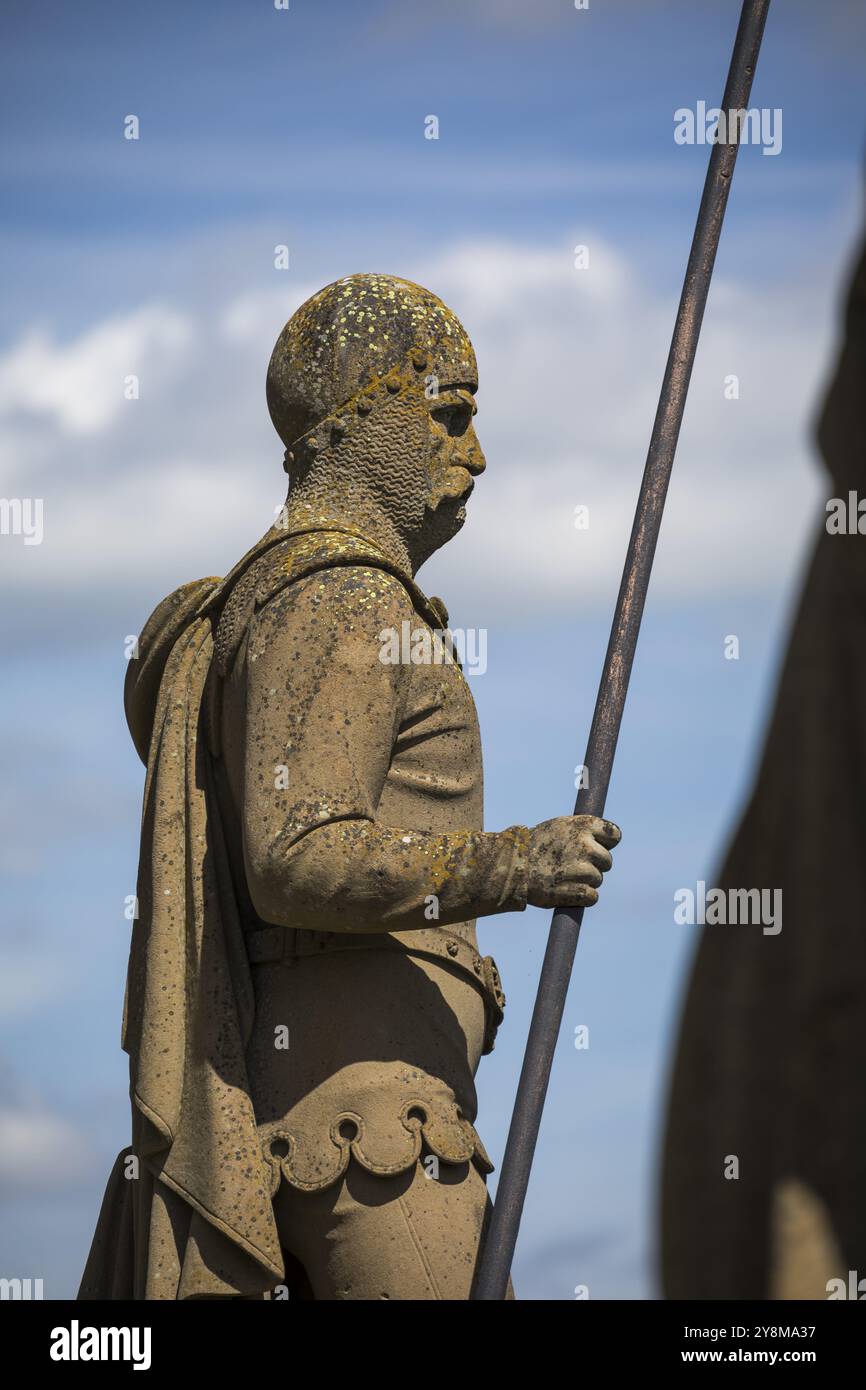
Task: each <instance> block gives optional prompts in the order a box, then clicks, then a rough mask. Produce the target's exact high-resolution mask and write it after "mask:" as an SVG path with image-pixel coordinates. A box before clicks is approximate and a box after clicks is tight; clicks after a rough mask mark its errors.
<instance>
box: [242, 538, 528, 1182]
mask: <svg viewBox="0 0 866 1390" xmlns="http://www.w3.org/2000/svg"><path fill="white" fill-rule="evenodd" d="M343 542H344V543H345V542H346V538H345V537H343ZM311 546H312V547H313V550H312V551H311ZM334 546H335V542H334V535H333V533H329V534H326V535H322V536H318V537H316V536H314V537H311V536H309V535H306V536H305V537H302V538H289V539H288V540H287V541H286V542H285V543H284V544H282V545H280V546H277V547H276V548H274V549H272V550H271V551H269V552H268V553H267V554H265V555H264V556H263V557H262V558H261V559H260V560H259V561H257V563H256V564H255V565H254V566H253V567H252V569H251V571H250V572H249V574H248V576H247V577H246V579H245V581H242V582H241V584H239V585H238V586H237V587H236V589H235V590H234V592H233V594H232V596H231V597H230V599H229V601H228V603H227V605H226V608H225V610H224V613H223V618H222V620H221V623H220V628H219V629H218V632H217V640H216V647H217V651H218V653H220V659H221V667H222V672H223V680H222V684H221V691H220V701H219V712H218V714H217V715H216V719H217V721H218V723H219V743H220V748H221V764H222V766H223V768H224V770H225V783H224V788H223V796H224V800H225V803H226V806H225V819H226V823H227V826H228V827H229V833H228V840H229V845H230V849H231V852H232V856H233V871H234V877H235V881H236V887H237V893H238V899H239V901H240V902H241V904H242V911H243V916H244V924H245V928H246V930H247V933H248V936H247V940H248V944H249V950H250V959H251V961H252V962H253V974H254V980H255V991H256V1020H255V1026H254V1030H253V1036H252V1038H251V1041H250V1044H249V1047H248V1052H247V1064H248V1069H249V1078H250V1088H251V1093H252V1097H253V1102H254V1106H255V1111H256V1118H257V1121H258V1123H259V1127H260V1135H261V1138H262V1143H263V1150H264V1153H265V1157H266V1158H267V1159H268V1161H269V1162H270V1163H271V1165H272V1170H273V1186H274V1190H276V1187H277V1186H278V1184H279V1181H280V1177H281V1176H282V1178H284V1179H285V1180H286V1181H288V1182H289V1183H291V1184H292V1185H293V1186H295V1187H298V1188H301V1189H302V1190H309V1191H313V1190H316V1189H319V1188H322V1187H326V1186H328V1185H330V1184H331V1183H334V1182H336V1181H337V1180H338V1178H339V1177H340V1176H341V1174H342V1173H343V1172H344V1171H345V1168H346V1166H347V1164H348V1161H349V1157H350V1155H352V1156H354V1157H355V1159H356V1160H357V1161H358V1162H360V1163H361V1164H363V1165H364V1166H365V1167H367V1168H368V1169H370V1170H372V1171H373V1172H377V1173H383V1174H384V1173H394V1172H401V1171H403V1170H404V1169H406V1168H408V1167H410V1166H411V1165H412V1164H414V1163H415V1161H416V1160H417V1158H418V1157H419V1155H420V1154H421V1153H422V1151H424V1150H430V1151H432V1152H433V1153H435V1154H436V1155H437V1156H438V1157H439V1158H440V1159H442V1160H443V1161H445V1162H453V1163H459V1162H465V1161H467V1160H468V1159H470V1158H474V1160H475V1162H476V1164H477V1165H478V1166H479V1167H480V1168H481V1170H482V1171H489V1170H490V1167H491V1165H490V1162H489V1159H488V1158H487V1156H486V1154H485V1152H484V1149H483V1146H482V1144H481V1141H480V1139H479V1138H478V1136H477V1134H476V1132H475V1130H474V1126H473V1121H474V1119H475V1115H476V1109H477V1102H476V1094H475V1087H474V1082H473V1077H474V1073H475V1071H476V1068H477V1066H478V1062H479V1059H480V1057H481V1054H482V1052H483V1051H487V1050H489V1049H490V1047H491V1046H492V1034H493V1032H494V1031H495V1023H496V1022H498V1018H499V1017H500V1016H501V1008H500V1007H499V1006H501V1004H502V1003H503V1002H504V999H503V997H502V996H501V992H500V991H499V986H498V978H497V976H496V972H495V967H494V966H493V963H492V961H490V959H489V958H488V959H487V960H484V961H482V958H481V957H480V955H479V954H478V951H477V944H476V937H475V923H474V918H475V916H476V915H480V914H482V913H483V914H489V913H496V912H505V911H512V910H516V909H520V908H523V907H524V906H525V903H526V846H527V837H528V832H527V831H526V829H525V828H524V827H519V826H518V827H512V828H511V829H510V830H507V831H503V832H500V833H498V834H490V833H485V832H484V831H483V830H482V761H481V742H480V736H479V729H478V721H477V716H476V711H475V704H474V701H473V698H472V694H471V692H470V689H469V686H468V684H467V681H466V679H465V677H464V675H463V672H462V671H461V669H460V667H459V664H457V662H456V661H455V660H448V659H447V654H446V655H445V658H444V659H443V649H442V647H441V646H439V645H437V644H436V642H435V640H434V639H433V636H432V634H433V633H434V631H435V630H436V628H437V627H439V626H441V625H443V624H442V619H443V618H444V619H445V621H447V615H445V614H444V610H442V609H441V608H437V607H436V603H437V601H435V600H433V601H431V600H427V599H425V598H424V596H423V594H421V592H420V590H418V589H417V586H416V585H415V584H414V583H413V581H412V579H411V578H410V577H409V576H408V575H402V574H400V573H399V572H398V571H396V570H395V569H394V567H393V566H390V565H389V567H388V568H385V567H384V563H385V562H384V561H383V560H382V558H381V556H380V555H379V553H378V552H377V551H376V549H375V547H373V546H370V545H369V544H368V543H366V542H361V541H358V540H357V539H352V538H350V539H349V541H348V548H346V546H345V544H344V545H343V547H342V548H341V553H340V555H339V560H335V558H334V556H335V549H334ZM315 547H319V549H320V552H321V565H322V567H321V568H314V569H313V570H312V572H310V569H311V565H312V566H315V564H316V563H317V561H316V555H315ZM301 552H302V553H303V564H302V565H300V564H299V559H298V556H299V554H300V553H301ZM353 561H354V563H353ZM299 568H300V570H301V573H300V576H299V577H298V571H299ZM392 634H395V635H396V641H397V644H398V647H400V646H402V651H401V652H400V655H401V657H405V656H406V655H407V654H409V655H410V656H411V652H412V650H413V643H414V650H415V652H416V656H417V655H419V654H420V655H421V657H422V659H421V660H420V661H417V660H416V661H413V660H411V659H410V660H408V661H407V660H403V659H401V660H397V661H394V660H389V659H388V657H389V656H393V643H392V642H391V641H390V640H389V639H390V638H391V635H392ZM425 643H426V644H427V646H426V650H424V644H425ZM424 658H427V659H424ZM430 658H432V659H430ZM232 827H234V829H232ZM277 1039H279V1040H280V1043H279V1044H278V1043H277ZM422 1145H423V1150H422Z"/></svg>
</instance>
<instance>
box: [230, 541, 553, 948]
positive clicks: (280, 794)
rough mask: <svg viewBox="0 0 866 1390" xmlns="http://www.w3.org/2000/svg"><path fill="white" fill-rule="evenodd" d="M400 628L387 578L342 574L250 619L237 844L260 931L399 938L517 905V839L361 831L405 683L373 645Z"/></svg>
mask: <svg viewBox="0 0 866 1390" xmlns="http://www.w3.org/2000/svg"><path fill="white" fill-rule="evenodd" d="M404 620H409V621H410V622H412V623H413V624H417V617H416V616H414V614H413V609H412V605H411V602H410V600H409V597H408V595H407V594H406V591H405V589H404V588H403V586H402V585H401V584H400V583H399V581H398V580H396V579H394V578H393V577H392V576H390V575H388V574H387V573H385V572H384V571H379V570H372V569H350V568H346V569H331V570H326V571H323V572H322V573H320V574H317V575H315V576H312V577H311V578H309V579H307V580H305V581H302V583H301V584H300V585H298V586H295V587H294V592H293V593H292V595H291V598H290V599H289V598H285V597H284V598H277V599H274V600H271V602H270V603H269V604H268V605H267V606H266V607H265V608H264V609H263V610H262V611H261V612H260V613H259V614H258V616H257V618H256V620H255V623H254V625H253V629H252V632H251V638H250V647H249V650H248V657H247V671H248V677H247V735H246V765H245V778H244V805H243V830H244V853H245V863H246V869H247V878H248V883H249V889H250V893H251V896H252V899H253V903H254V905H255V907H256V910H257V912H258V913H259V915H260V916H261V917H262V918H263V919H264V920H265V921H268V922H273V923H276V924H282V925H286V926H296V927H305V928H308V929H316V930H320V931H359V932H369V931H376V930H381V931H405V930H409V929H411V928H417V927H425V926H426V927H429V926H430V925H431V922H438V924H439V925H441V926H446V925H448V924H449V923H453V922H460V921H464V920H466V919H468V918H472V917H480V916H485V915H489V914H491V913H496V912H505V911H513V910H518V909H521V908H523V907H524V906H525V905H526V878H527V869H526V850H527V844H528V839H529V832H528V831H527V830H526V829H525V828H524V827H522V826H515V827H512V828H511V829H510V830H504V831H501V832H499V833H488V832H484V831H474V830H466V831H457V832H452V833H449V834H437V833H433V832H430V831H423V830H416V829H415V828H413V827H412V826H401V827H397V826H390V825H383V824H381V823H380V822H379V821H378V820H377V818H376V811H377V807H378V803H379V798H380V795H381V792H382V788H383V786H384V782H385V778H386V776H387V773H388V767H389V764H390V759H391V753H392V748H393V744H394V739H395V737H396V734H397V731H398V729H399V726H400V719H401V710H402V704H403V699H404V696H405V692H406V688H407V684H408V681H409V680H410V679H411V668H409V667H406V666H401V665H399V664H392V663H387V662H382V661H381V660H380V653H381V651H382V641H381V637H380V634H381V633H382V632H383V631H384V630H386V629H391V628H396V629H397V631H398V632H399V630H400V623H401V622H403V621H404ZM434 899H435V900H436V901H435V904H434V902H433V900H434Z"/></svg>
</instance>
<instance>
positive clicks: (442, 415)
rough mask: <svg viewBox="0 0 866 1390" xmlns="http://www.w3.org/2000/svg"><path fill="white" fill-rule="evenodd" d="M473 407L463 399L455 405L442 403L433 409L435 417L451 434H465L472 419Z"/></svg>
mask: <svg viewBox="0 0 866 1390" xmlns="http://www.w3.org/2000/svg"><path fill="white" fill-rule="evenodd" d="M472 414H473V412H472V407H471V406H470V405H467V404H465V403H464V402H463V401H458V402H457V403H456V404H454V405H440V406H437V407H436V409H435V410H434V411H432V415H433V419H434V420H435V421H436V423H437V425H441V426H442V428H443V429H445V430H447V431H448V433H449V434H450V435H459V434H465V433H466V431H467V429H468V428H469V422H470V420H471V419H472Z"/></svg>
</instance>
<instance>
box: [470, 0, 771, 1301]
mask: <svg viewBox="0 0 866 1390" xmlns="http://www.w3.org/2000/svg"><path fill="white" fill-rule="evenodd" d="M769 6H770V0H744V3H743V8H742V12H741V14H740V23H739V27H738V29H737V36H736V39H735V41H734V50H733V55H732V57H731V65H730V69H729V71H728V80H727V83H726V85H725V94H724V97H723V98H722V106H721V109H722V111H723V112H724V113H725V114H724V117H723V119H724V120H725V122H726V129H725V132H724V134H725V139H724V141H722V139H721V135H722V132H721V130H719V132H718V137H719V143H717V144H714V145H713V149H712V152H711V154H710V160H709V167H708V169H707V176H706V180H705V183H704V192H703V197H702V198H701V205H700V208H699V210H698V217H697V223H696V225H695V233H694V237H693V240H692V247H691V252H690V254H689V260H688V265H687V268H686V275H685V282H684V284H683V291H682V295H681V297H680V303H679V309H678V311H677V317H676V323H675V325H674V332H673V338H672V340H671V348H670V353H669V354H668V360H667V366H666V367H665V374H664V379H663V382H662V389H661V395H660V397H659V404H658V409H657V411H656V417H655V424H654V425H653V431H652V436H651V438H650V444H649V450H648V452H647V461H646V467H645V469H644V475H643V480H642V482H641V487H640V493H639V495H638V502H637V509H636V511H635V518H634V524H633V526H632V532H631V538H630V540H629V545H628V551H627V552H626V559H625V565H624V568H623V574H622V581H621V584H620V589H619V596H618V598H617V601H616V609H615V612H614V617H613V623H612V625H611V632H610V640H609V642H608V647H607V655H606V656H605V660H604V667H603V670H602V675H601V681H600V683H599V689H598V696H597V698H596V703H595V712H594V714H593V718H592V725H591V727H590V731H589V742H588V744H587V750H586V757H585V759H584V767H585V769H586V772H587V779H586V780H587V781H588V785H581V788H580V790H579V792H578V795H577V801H576V803H575V808H574V814H575V815H594V816H600V815H602V814H603V813H604V803H605V798H606V796H607V789H608V783H609V782H610V774H611V769H612V767H613V758H614V753H615V752H616V744H617V738H618V737H619V729H620V724H621V722H622V713H623V707H624V705H625V697H626V692H627V690H628V682H629V676H630V675H631V667H632V661H633V659H634V652H635V647H636V645H637V639H638V633H639V631H640V624H641V618H642V616H643V608H644V602H645V600H646V594H647V589H648V587H649V580H650V572H651V570H652V562H653V556H654V554H655V548H656V541H657V540H658V534H659V528H660V527H661V520H662V513H663V511H664V505H665V497H666V495H667V490H668V483H669V481H670V475H671V468H672V467H673V461H674V454H675V452H676V447H677V439H678V438H679V432H680V425H681V424H682V418H683V411H684V409H685V404H686V395H687V393H688V389H689V380H690V378H691V374H692V366H693V364H694V360H695V353H696V351H697V346H698V338H699V336H700V331H701V322H702V320H703V316H704V308H705V306H706V302H707V295H708V293H709V288H710V280H711V278H712V273H713V264H714V262H715V259H716V250H717V248H718V245H719V236H720V234H721V230H722V221H723V219H724V215H725V207H726V206H727V201H728V193H729V192H730V188H731V179H732V176H733V172H734V165H735V163H736V159H737V152H738V150H739V141H740V120H739V119H736V118H734V119H732V118H731V116H730V114H729V113H732V112H741V111H745V109H746V108H747V107H748V104H749V94H750V92H751V88H752V77H753V75H754V72H755V66H756V63H757V60H758V53H759V51H760V47H761V39H762V37H763V33H764V25H765V23H766V19H767V11H768V9H769ZM582 920H583V909H582V908H561V909H557V911H555V912H554V914H553V921H552V923H551V927H550V934H549V936H548V941H547V950H546V952H545V956H544V963H543V965H542V968H541V976H540V979H539V984H538V993H537V996H536V1000H535V1007H534V1010H533V1014H532V1022H531V1024H530V1028H529V1037H528V1040H527V1044H526V1053H525V1055H524V1059H523V1067H522V1070H521V1073H520V1081H519V1083H518V1087H517V1097H516V1100H515V1103H514V1112H513V1114H512V1117H511V1126H510V1129H509V1131H508V1141H507V1143H506V1146H505V1157H504V1159H503V1162H502V1174H501V1177H500V1179H499V1188H498V1191H497V1194H496V1203H495V1206H494V1208H493V1212H492V1214H491V1218H490V1224H489V1227H488V1229H487V1232H486V1235H485V1238H484V1243H483V1247H482V1252H481V1257H480V1260H479V1265H478V1272H477V1275H476V1280H475V1288H474V1290H473V1294H472V1297H473V1299H478V1300H495V1299H502V1298H504V1297H505V1295H506V1290H507V1286H508V1275H509V1272H510V1269H511V1261H512V1257H513V1255H514V1247H515V1245H516V1243H517V1233H518V1230H519V1227H520V1218H521V1214H522V1212H523V1203H524V1200H525V1197H526V1189H527V1187H528V1185H529V1172H530V1168H531V1167H532V1159H533V1154H534V1153H535V1144H536V1140H537V1139H538V1130H539V1126H540V1124H541V1113H542V1110H543V1108H544V1100H545V1096H546V1094H547V1085H548V1081H549V1079H550V1069H551V1066H552V1063H553V1054H554V1051H555V1049H556V1043H557V1039H558V1037H559V1029H560V1024H561V1022H562V1013H563V1009H564V1008H565V999H566V994H567V992H568V985H569V980H570V978H571V970H572V965H573V963H574V954H575V951H576V949H577V941H578V937H579V935H580V925H581V922H582Z"/></svg>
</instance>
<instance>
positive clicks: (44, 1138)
mask: <svg viewBox="0 0 866 1390" xmlns="http://www.w3.org/2000/svg"><path fill="white" fill-rule="evenodd" d="M92 1159H93V1155H92V1151H91V1148H90V1145H89V1144H88V1142H87V1139H86V1137H85V1136H84V1135H83V1134H82V1133H81V1131H80V1130H78V1129H77V1128H76V1127H75V1126H74V1125H73V1124H71V1123H70V1122H69V1120H67V1119H65V1118H64V1117H63V1116H61V1115H57V1114H55V1113H53V1112H52V1111H50V1110H47V1109H45V1108H43V1107H41V1106H38V1105H35V1104H34V1105H22V1104H15V1103H12V1104H9V1103H5V1104H2V1105H0V1193H2V1194H3V1195H4V1196H11V1195H19V1194H23V1193H28V1192H39V1191H46V1190H47V1191H51V1192H57V1191H59V1190H60V1189H61V1188H65V1187H70V1186H72V1185H74V1184H75V1183H76V1182H78V1181H80V1180H81V1179H82V1178H84V1177H86V1176H87V1175H88V1173H89V1171H90V1169H91V1167H92Z"/></svg>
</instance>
